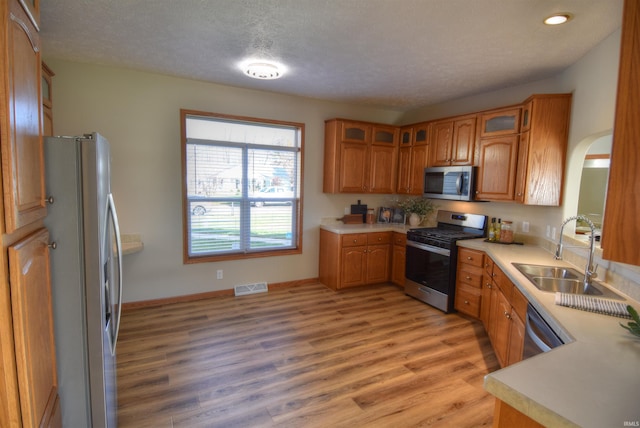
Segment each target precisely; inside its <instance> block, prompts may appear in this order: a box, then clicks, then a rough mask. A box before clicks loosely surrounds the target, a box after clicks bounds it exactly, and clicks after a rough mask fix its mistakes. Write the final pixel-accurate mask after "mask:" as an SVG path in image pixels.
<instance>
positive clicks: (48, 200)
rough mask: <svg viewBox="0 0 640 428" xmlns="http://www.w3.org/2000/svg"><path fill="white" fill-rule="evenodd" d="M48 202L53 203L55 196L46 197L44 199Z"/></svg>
mask: <svg viewBox="0 0 640 428" xmlns="http://www.w3.org/2000/svg"><path fill="white" fill-rule="evenodd" d="M44 201H45V202H46V203H48V204H49V205H53V196H49V197H48V198H46V199H45V200H44Z"/></svg>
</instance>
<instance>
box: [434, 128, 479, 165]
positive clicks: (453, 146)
mask: <svg viewBox="0 0 640 428" xmlns="http://www.w3.org/2000/svg"><path fill="white" fill-rule="evenodd" d="M475 139H476V116H475V115H472V116H461V117H456V118H453V119H447V120H440V121H437V122H434V123H432V125H431V147H432V148H431V161H430V166H450V165H472V164H473V153H474V142H475Z"/></svg>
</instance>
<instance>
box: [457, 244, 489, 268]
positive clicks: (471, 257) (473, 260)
mask: <svg viewBox="0 0 640 428" xmlns="http://www.w3.org/2000/svg"><path fill="white" fill-rule="evenodd" d="M458 262H459V263H464V264H468V265H472V266H477V267H479V268H481V267H483V266H484V253H483V252H482V251H477V250H470V249H469V248H460V249H458Z"/></svg>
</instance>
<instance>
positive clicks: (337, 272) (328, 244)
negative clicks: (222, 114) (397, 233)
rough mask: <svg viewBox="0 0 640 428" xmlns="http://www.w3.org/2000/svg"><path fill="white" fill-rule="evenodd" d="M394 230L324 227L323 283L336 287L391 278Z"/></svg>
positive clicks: (322, 252) (321, 242)
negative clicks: (341, 231) (353, 230)
mask: <svg viewBox="0 0 640 428" xmlns="http://www.w3.org/2000/svg"><path fill="white" fill-rule="evenodd" d="M391 234H392V232H371V233H349V234H337V233H332V232H329V231H326V230H324V229H321V230H320V267H319V272H320V274H319V277H320V282H322V283H323V284H324V285H326V286H328V287H329V288H331V289H333V290H339V289H342V288H347V287H356V286H360V285H367V284H377V283H381V282H386V281H389V279H390V271H391Z"/></svg>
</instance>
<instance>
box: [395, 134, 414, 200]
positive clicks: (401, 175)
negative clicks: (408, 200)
mask: <svg viewBox="0 0 640 428" xmlns="http://www.w3.org/2000/svg"><path fill="white" fill-rule="evenodd" d="M412 149H413V148H412V147H411V146H407V147H400V149H398V184H397V188H396V193H399V194H401V195H406V194H409V193H410V191H411V177H412V171H411V151H412Z"/></svg>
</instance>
